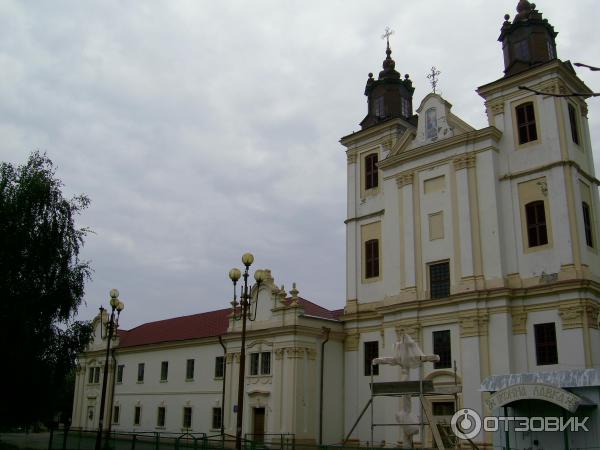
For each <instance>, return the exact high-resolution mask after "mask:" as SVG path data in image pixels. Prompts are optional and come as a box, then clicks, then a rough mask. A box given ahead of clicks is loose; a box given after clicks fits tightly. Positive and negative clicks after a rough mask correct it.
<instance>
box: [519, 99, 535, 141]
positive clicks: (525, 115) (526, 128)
mask: <svg viewBox="0 0 600 450" xmlns="http://www.w3.org/2000/svg"><path fill="white" fill-rule="evenodd" d="M516 111H517V129H518V132H519V144H525V143H527V142H531V141H535V140H536V139H537V129H536V127H535V114H534V112H533V103H532V102H527V103H523V104H522V105H519V106H517V108H516Z"/></svg>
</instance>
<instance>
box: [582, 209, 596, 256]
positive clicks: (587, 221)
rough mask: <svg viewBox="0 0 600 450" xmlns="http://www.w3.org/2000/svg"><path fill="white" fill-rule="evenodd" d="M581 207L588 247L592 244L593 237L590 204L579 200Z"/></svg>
mask: <svg viewBox="0 0 600 450" xmlns="http://www.w3.org/2000/svg"><path fill="white" fill-rule="evenodd" d="M581 209H582V211H583V229H584V231H585V243H586V244H587V245H588V247H593V246H594V237H593V235H592V211H591V210H590V205H588V204H587V203H586V202H581Z"/></svg>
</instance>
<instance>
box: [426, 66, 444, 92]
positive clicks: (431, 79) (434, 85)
mask: <svg viewBox="0 0 600 450" xmlns="http://www.w3.org/2000/svg"><path fill="white" fill-rule="evenodd" d="M441 73H442V72H440V71H439V70H437V69H436V67H435V66H433V67H432V68H431V73H430V74H429V75H427V78H429V82H430V83H431V88H432V89H433V93H434V94H435V89H436V88H437V85H438V83H439V81H440V80H439V79H438V75H439V74H441Z"/></svg>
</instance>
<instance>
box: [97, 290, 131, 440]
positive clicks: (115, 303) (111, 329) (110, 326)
mask: <svg viewBox="0 0 600 450" xmlns="http://www.w3.org/2000/svg"><path fill="white" fill-rule="evenodd" d="M110 307H111V312H110V320H109V321H108V323H107V324H106V328H107V333H108V335H107V336H106V337H107V339H106V360H105V361H104V377H103V378H102V396H101V397H100V414H99V416H98V433H97V434H96V450H100V448H101V446H102V429H103V426H104V405H105V403H106V385H107V382H108V358H109V355H110V341H111V340H112V338H113V333H115V331H116V328H117V327H118V326H119V316H120V315H121V311H123V308H125V304H124V303H123V302H122V301H121V300H119V291H117V290H116V289H111V290H110ZM104 311H105V310H104V308H103V307H102V306H101V307H100V339H104V337H103V336H102V328H104V324H103V323H102V320H103V317H104ZM115 311H116V312H117V315H116V317H115ZM107 439H108V436H107Z"/></svg>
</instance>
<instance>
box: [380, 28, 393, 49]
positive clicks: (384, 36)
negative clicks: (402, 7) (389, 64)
mask: <svg viewBox="0 0 600 450" xmlns="http://www.w3.org/2000/svg"><path fill="white" fill-rule="evenodd" d="M392 34H394V30H392V29H391V28H390V27H385V33H383V34H382V35H381V39H386V40H387V46H388V48H389V47H390V36H391V35H392Z"/></svg>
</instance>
